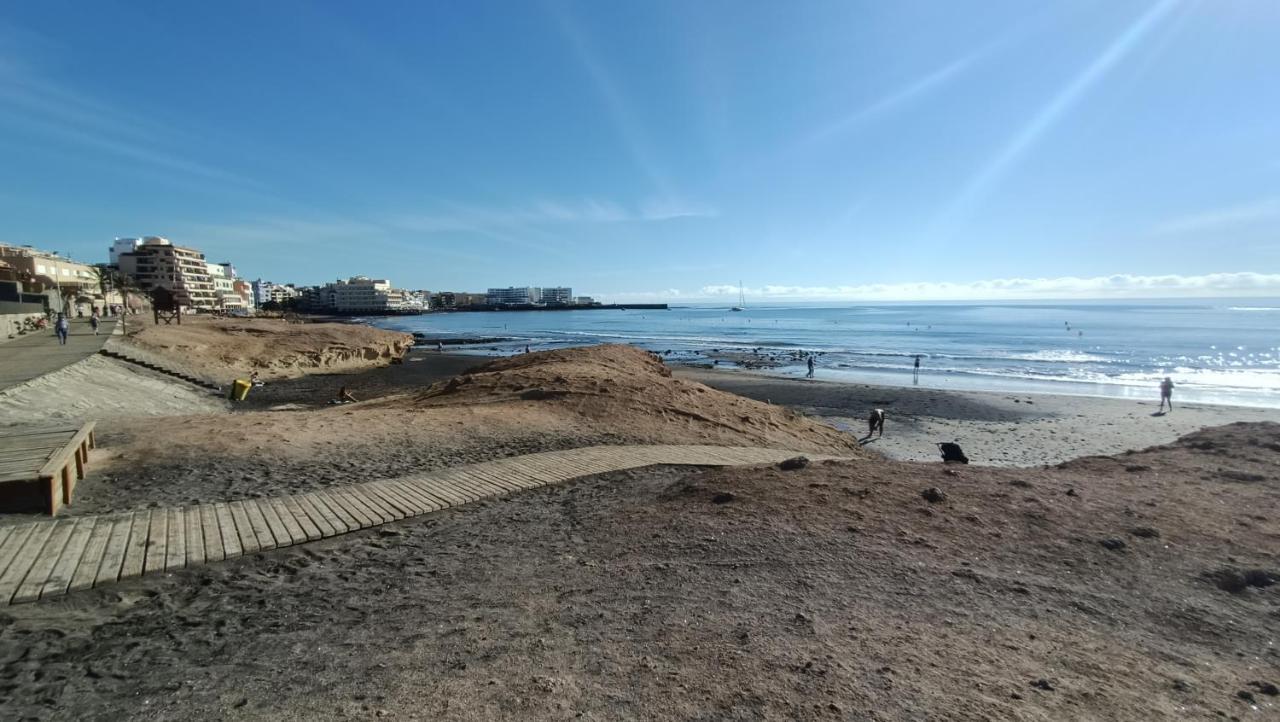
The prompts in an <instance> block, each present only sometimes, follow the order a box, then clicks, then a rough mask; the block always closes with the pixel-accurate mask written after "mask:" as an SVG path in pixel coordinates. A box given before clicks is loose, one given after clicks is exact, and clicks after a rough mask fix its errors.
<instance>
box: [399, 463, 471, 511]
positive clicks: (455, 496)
mask: <svg viewBox="0 0 1280 722" xmlns="http://www.w3.org/2000/svg"><path fill="white" fill-rule="evenodd" d="M411 483H412V484H413V485H414V486H415V487H417V488H418V489H421V490H422V491H423V492H424V493H426V494H430V495H431V496H434V497H435V498H437V499H439V500H440V501H442V502H444V505H445V507H452V506H458V505H459V504H466V503H467V501H468V499H467V498H466V497H464V496H462V495H461V494H459V493H458V492H456V491H454V490H453V487H452V486H450V485H449V484H448V483H447V482H446V481H445V480H444V479H443V475H442V474H440V473H439V472H437V473H435V474H433V475H431V476H424V477H419V478H417V479H414V480H413V481H412V482H411Z"/></svg>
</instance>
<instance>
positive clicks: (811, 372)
mask: <svg viewBox="0 0 1280 722" xmlns="http://www.w3.org/2000/svg"><path fill="white" fill-rule="evenodd" d="M813 366H814V364H813V355H812V354H810V355H809V373H808V374H805V378H809V379H811V378H813Z"/></svg>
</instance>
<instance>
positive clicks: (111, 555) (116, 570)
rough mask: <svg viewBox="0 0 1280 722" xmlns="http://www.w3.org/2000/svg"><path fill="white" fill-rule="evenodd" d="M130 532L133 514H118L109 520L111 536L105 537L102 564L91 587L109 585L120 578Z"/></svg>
mask: <svg viewBox="0 0 1280 722" xmlns="http://www.w3.org/2000/svg"><path fill="white" fill-rule="evenodd" d="M132 531H133V514H118V515H116V516H115V517H113V518H112V519H111V535H110V536H109V537H107V546H106V548H105V549H103V551H102V563H101V564H99V565H98V572H97V574H95V575H94V577H93V586H95V587H96V586H100V585H102V584H109V583H111V582H114V581H115V580H117V579H119V578H120V570H121V569H123V568H124V557H125V553H126V552H128V551H129V534H130V533H131V532H132Z"/></svg>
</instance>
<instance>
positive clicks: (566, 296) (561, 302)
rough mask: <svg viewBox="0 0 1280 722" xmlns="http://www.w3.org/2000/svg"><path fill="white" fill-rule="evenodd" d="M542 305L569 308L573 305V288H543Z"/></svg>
mask: <svg viewBox="0 0 1280 722" xmlns="http://www.w3.org/2000/svg"><path fill="white" fill-rule="evenodd" d="M541 297H542V303H544V304H546V305H548V306H569V305H572V304H573V289H572V288H560V287H557V288H543V289H542V294H541Z"/></svg>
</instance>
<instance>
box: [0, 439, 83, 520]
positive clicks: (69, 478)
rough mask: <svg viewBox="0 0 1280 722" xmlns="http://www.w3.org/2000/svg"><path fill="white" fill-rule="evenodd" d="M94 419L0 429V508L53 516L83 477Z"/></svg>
mask: <svg viewBox="0 0 1280 722" xmlns="http://www.w3.org/2000/svg"><path fill="white" fill-rule="evenodd" d="M93 429H94V422H92V421H90V422H88V423H87V424H84V425H81V426H72V427H66V428H37V429H29V428H28V429H0V510H3V511H27V510H29V509H43V510H44V512H45V513H46V514H48V515H49V516H53V515H55V514H57V513H58V510H59V509H61V508H62V505H63V504H70V503H71V497H72V494H73V493H74V492H75V488H76V481H78V480H80V479H83V478H84V467H85V464H87V463H88V461H89V449H92V448H94V437H93Z"/></svg>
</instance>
